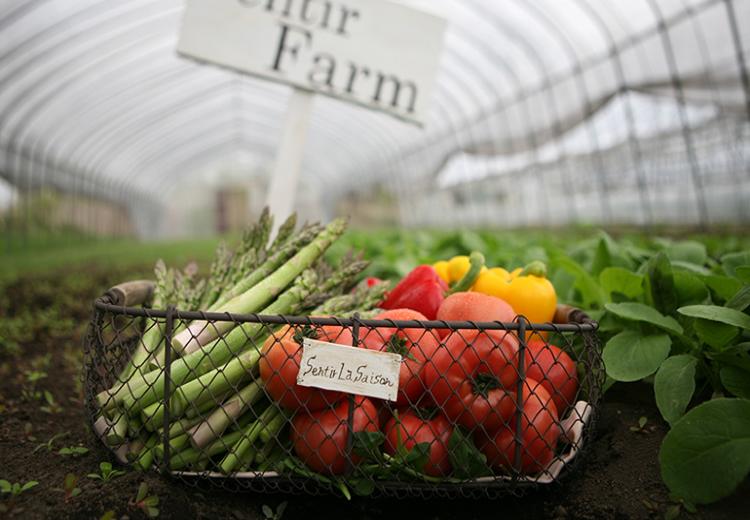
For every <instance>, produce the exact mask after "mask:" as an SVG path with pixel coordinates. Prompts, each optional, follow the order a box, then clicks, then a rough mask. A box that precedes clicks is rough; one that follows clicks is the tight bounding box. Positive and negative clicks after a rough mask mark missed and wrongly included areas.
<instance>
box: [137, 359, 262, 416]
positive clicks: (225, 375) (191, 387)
mask: <svg viewBox="0 0 750 520" xmlns="http://www.w3.org/2000/svg"><path fill="white" fill-rule="evenodd" d="M260 356H261V354H260V352H259V351H258V350H256V349H251V350H248V351H246V352H243V353H242V354H241V355H239V356H237V357H236V358H234V359H232V360H231V361H230V362H229V363H227V364H226V365H224V366H221V367H219V368H216V369H214V370H212V371H210V372H207V373H205V374H203V375H202V376H200V377H199V378H197V379H193V380H192V381H189V382H187V383H185V384H184V385H181V386H178V387H177V388H175V389H174V394H173V395H172V396H171V398H170V400H169V411H170V415H171V416H173V417H175V418H177V417H179V416H181V415H182V414H183V413H184V412H185V410H186V408H187V407H188V406H190V405H193V406H200V404H202V403H204V402H205V401H207V400H214V401H215V396H216V395H220V394H223V393H224V392H226V391H227V390H230V389H236V388H237V385H239V384H242V383H243V382H244V381H245V380H246V379H248V378H249V377H250V376H251V375H252V372H251V369H252V368H253V367H255V366H256V365H257V364H258V361H259V360H260ZM164 413H165V409H164V404H163V403H161V402H156V403H153V404H151V405H149V406H147V407H146V408H144V409H143V410H141V418H142V420H143V425H144V426H145V427H146V429H148V430H151V431H154V430H156V429H158V428H159V427H160V425H161V424H162V423H163V421H164Z"/></svg>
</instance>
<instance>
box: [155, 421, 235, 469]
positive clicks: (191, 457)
mask: <svg viewBox="0 0 750 520" xmlns="http://www.w3.org/2000/svg"><path fill="white" fill-rule="evenodd" d="M243 435H245V432H244V430H237V431H233V432H230V433H228V434H226V435H224V436H223V437H221V438H219V439H216V440H215V441H214V442H212V443H211V444H209V445H208V446H206V447H205V448H204V449H203V450H196V449H195V448H193V447H188V448H187V449H185V450H183V451H181V452H179V453H175V454H174V455H172V457H171V461H170V468H171V469H173V470H179V469H184V468H185V467H187V466H190V465H191V464H195V463H196V462H198V461H200V460H204V459H208V458H209V457H214V456H216V455H219V454H220V453H224V452H225V451H229V450H230V449H231V448H232V446H234V445H235V444H236V443H237V441H238V440H239V439H240V437H242V436H243ZM162 456H163V454H162Z"/></svg>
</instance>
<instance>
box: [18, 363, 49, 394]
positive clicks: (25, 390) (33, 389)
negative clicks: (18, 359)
mask: <svg viewBox="0 0 750 520" xmlns="http://www.w3.org/2000/svg"><path fill="white" fill-rule="evenodd" d="M23 375H24V378H25V383H24V385H23V386H22V387H21V397H23V399H24V400H25V401H29V402H31V401H39V400H41V399H42V398H43V397H44V394H43V393H42V392H41V391H40V390H39V389H38V388H37V383H38V382H39V381H41V380H42V379H44V378H46V377H47V372H44V371H41V370H27V371H25V372H24V373H23Z"/></svg>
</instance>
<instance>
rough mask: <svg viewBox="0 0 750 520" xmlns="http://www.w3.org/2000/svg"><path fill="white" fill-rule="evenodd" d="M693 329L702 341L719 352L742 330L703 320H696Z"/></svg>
mask: <svg viewBox="0 0 750 520" xmlns="http://www.w3.org/2000/svg"><path fill="white" fill-rule="evenodd" d="M693 328H694V329H695V333H696V334H698V337H699V338H700V339H701V341H703V342H704V343H706V344H707V345H710V346H712V347H713V348H715V349H717V350H720V349H722V348H724V347H725V346H726V345H728V344H729V343H730V342H731V341H732V340H733V339H734V338H736V337H737V334H739V333H740V329H738V328H737V327H734V326H732V325H727V324H726V323H719V322H718V321H711V320H704V319H701V318H696V319H695V322H694V324H693Z"/></svg>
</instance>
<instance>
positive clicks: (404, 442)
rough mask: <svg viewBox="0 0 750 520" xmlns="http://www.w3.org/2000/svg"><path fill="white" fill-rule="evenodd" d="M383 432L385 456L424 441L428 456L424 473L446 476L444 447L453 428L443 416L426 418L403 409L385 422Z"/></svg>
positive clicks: (446, 456) (446, 451)
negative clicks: (400, 448) (428, 446)
mask: <svg viewBox="0 0 750 520" xmlns="http://www.w3.org/2000/svg"><path fill="white" fill-rule="evenodd" d="M383 433H385V451H386V453H389V454H391V455H393V454H395V453H396V451H397V450H398V447H399V446H402V447H403V449H405V450H406V451H407V452H408V451H410V450H412V449H413V448H414V446H415V445H417V444H420V443H423V442H426V443H428V444H429V445H430V456H429V458H428V459H427V462H426V463H425V465H424V469H423V471H424V473H426V474H427V475H432V476H434V477H439V476H443V475H448V474H449V473H450V471H451V462H450V458H449V456H448V444H449V442H450V438H451V435H453V427H452V426H451V423H450V422H449V421H448V419H447V418H446V417H445V416H444V415H442V414H439V413H438V414H436V415H434V416H433V417H432V418H427V417H422V416H420V415H419V414H418V413H417V412H416V411H414V410H404V411H402V412H399V414H398V416H394V417H392V418H391V420H390V421H388V423H387V424H386V426H385V428H384V429H383Z"/></svg>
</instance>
